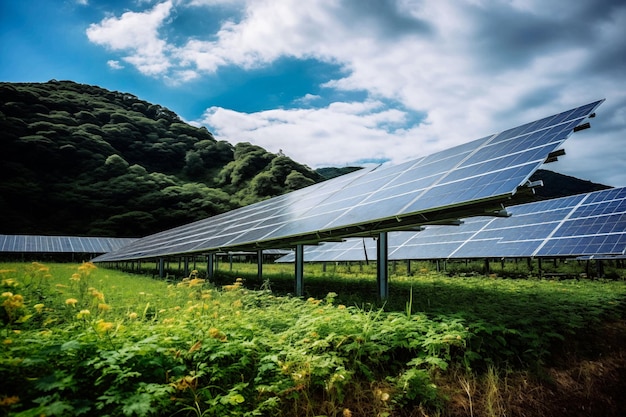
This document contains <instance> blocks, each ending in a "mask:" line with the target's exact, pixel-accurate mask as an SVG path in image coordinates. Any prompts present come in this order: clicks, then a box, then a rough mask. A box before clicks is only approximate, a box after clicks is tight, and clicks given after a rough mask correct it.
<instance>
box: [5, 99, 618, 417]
mask: <svg viewBox="0 0 626 417" xmlns="http://www.w3.org/2000/svg"><path fill="white" fill-rule="evenodd" d="M602 102H603V101H602V100H600V101H595V102H592V103H589V104H586V105H583V106H580V107H577V108H574V109H570V110H567V111H565V112H562V113H558V114H555V115H551V116H548V117H545V118H542V119H540V120H537V121H534V122H531V123H527V124H524V125H521V126H518V127H514V128H511V129H508V130H504V131H502V132H499V133H495V134H491V135H488V136H485V137H483V138H480V139H477V140H473V141H469V142H467V143H465V144H462V145H459V146H456V147H453V148H450V149H447V150H443V151H441V152H437V153H434V154H432V155H427V156H421V157H418V158H416V159H414V160H412V161H409V162H405V163H403V164H399V165H394V166H385V165H380V166H376V167H369V168H365V169H362V170H359V171H355V172H353V173H351V174H347V175H343V176H340V177H337V178H334V179H331V180H327V181H325V182H321V183H317V184H314V185H311V186H309V187H306V188H302V189H299V190H297V191H294V192H291V193H288V194H284V195H281V196H278V197H274V198H270V199H268V200H265V201H262V202H259V203H256V204H252V205H249V206H246V207H242V208H239V209H235V210H232V211H229V212H225V213H222V214H219V215H216V216H213V217H210V218H206V219H203V220H200V221H196V222H193V223H190V224H187V225H183V226H180V227H176V228H172V229H168V230H164V231H162V232H159V233H156V234H153V235H149V236H145V237H140V238H137V239H114V238H98V237H72V236H27V235H0V253H1V254H2V255H3V256H5V257H6V256H8V257H12V258H13V259H19V256H23V257H24V258H23V259H26V255H28V256H31V257H37V256H41V257H42V258H45V256H49V255H50V254H62V255H70V256H72V257H74V256H76V257H77V258H80V257H86V258H87V259H88V260H89V262H83V263H81V264H76V263H73V264H72V263H51V264H47V263H43V262H39V261H37V262H32V263H27V262H0V279H1V283H2V284H1V285H2V287H3V291H4V292H3V294H2V298H1V301H2V308H3V309H2V310H1V312H2V316H1V318H2V323H3V328H2V330H3V332H2V337H0V341H1V342H2V346H3V348H2V350H1V351H0V374H1V375H2V378H0V413H2V415H7V416H16V417H18V416H36V415H37V416H39V415H51V416H81V415H103V416H129V417H130V416H141V417H143V416H196V417H200V416H226V415H229V416H296V417H300V416H307V417H310V416H333V417H351V416H387V417H409V416H419V417H425V416H442V417H443V416H448V417H467V416H471V417H473V416H474V415H481V416H487V417H492V416H493V417H495V416H504V415H506V416H516V417H522V416H524V417H538V416H545V415H562V416H581V415H586V416H604V417H614V416H615V417H617V416H621V415H623V412H624V410H626V403H625V402H624V399H623V389H624V388H625V387H626V378H625V377H624V375H626V373H624V370H625V369H626V364H625V363H624V358H625V357H626V324H625V321H624V320H625V319H626V287H625V286H624V283H625V281H624V277H623V275H619V273H618V274H617V276H614V277H607V276H606V275H605V274H604V273H603V271H602V265H603V264H606V265H612V266H617V267H619V268H620V269H618V270H619V271H622V272H623V261H624V259H625V258H626V188H609V189H606V190H602V191H595V192H589V193H584V194H576V195H571V196H567V197H562V198H553V199H549V200H540V199H538V198H537V196H536V194H535V190H536V189H537V187H541V186H542V185H543V184H542V183H540V182H533V181H531V180H530V178H531V176H532V175H533V174H534V173H535V172H536V171H537V170H538V169H539V168H540V167H542V166H543V165H544V164H546V163H549V162H552V161H555V160H557V159H558V158H560V157H563V156H564V155H565V151H564V143H565V142H566V140H567V139H568V138H569V137H570V136H571V135H572V134H576V132H578V131H581V130H584V129H587V128H589V127H590V123H591V119H593V118H594V117H595V114H596V110H597V109H598V108H599V106H600V105H601V104H602ZM72 259H74V258H72ZM233 259H240V260H245V261H244V262H240V263H238V265H237V268H239V267H241V266H242V265H245V266H246V267H249V268H250V271H251V272H250V274H249V275H246V274H245V273H243V272H242V271H237V270H235V271H233ZM251 260H252V261H251ZM520 260H522V262H520V264H525V263H526V262H528V265H531V264H532V265H535V268H538V269H539V271H540V274H539V276H538V277H537V276H533V277H531V276H528V275H524V274H522V278H523V279H520V277H515V279H509V278H508V277H503V276H500V275H499V271H498V270H497V268H494V270H493V271H490V270H489V269H488V268H486V269H485V270H484V273H482V274H474V273H471V274H470V273H455V274H452V273H450V274H447V273H443V272H442V271H443V270H445V268H446V264H448V266H450V265H452V264H453V263H456V264H462V263H466V264H467V263H472V262H485V264H488V262H489V261H491V262H492V263H495V262H501V264H502V267H501V271H504V266H505V262H509V263H510V264H517V262H518V261H520ZM542 262H543V268H544V269H543V274H542V273H541V271H542ZM549 262H554V264H555V265H556V264H557V262H558V263H565V262H568V263H570V264H575V265H585V266H586V267H587V269H586V273H585V274H584V275H583V274H578V273H576V275H575V276H574V277H571V276H560V277H558V278H559V279H552V278H554V277H555V276H556V275H558V274H553V275H552V276H550V275H549V274H547V273H546V271H547V269H546V268H547V264H548V263H549ZM224 264H230V267H229V268H228V269H229V271H225V270H224ZM592 264H593V266H594V268H593V270H591V269H589V268H590V265H592ZM176 265H178V268H176V267H175V266H176ZM329 265H330V266H331V268H335V270H333V271H326V268H327V266H329ZM338 265H342V266H345V267H347V268H348V269H349V268H353V270H352V272H351V273H350V274H349V275H348V274H345V273H339V272H338V271H337V270H336V267H337V266H338ZM398 265H402V272H401V273H399V272H398V271H397V270H396V268H398ZM435 265H436V268H435V267H434V266H435ZM412 268H413V269H412ZM277 269H281V270H283V271H284V270H286V271H288V272H287V274H286V276H284V277H283V278H281V279H282V281H280V282H279V281H278V280H275V279H274V275H273V271H275V270H277ZM128 271H130V273H129V272H128ZM305 271H306V274H305ZM314 271H322V272H320V273H319V274H318V273H317V272H314ZM546 278H549V279H546ZM570 278H574V279H570ZM591 278H592V279H591ZM225 280H226V281H225ZM255 280H256V281H255ZM285 282H288V285H287V288H286V289H283V288H282V287H281V285H282V283H285Z"/></svg>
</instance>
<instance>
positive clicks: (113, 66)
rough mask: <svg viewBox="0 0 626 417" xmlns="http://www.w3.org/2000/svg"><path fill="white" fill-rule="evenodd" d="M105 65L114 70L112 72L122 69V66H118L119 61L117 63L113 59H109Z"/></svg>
mask: <svg viewBox="0 0 626 417" xmlns="http://www.w3.org/2000/svg"><path fill="white" fill-rule="evenodd" d="M107 65H108V66H109V68H111V69H114V70H120V69H123V68H124V66H123V65H122V64H120V61H117V60H115V59H109V60H108V61H107Z"/></svg>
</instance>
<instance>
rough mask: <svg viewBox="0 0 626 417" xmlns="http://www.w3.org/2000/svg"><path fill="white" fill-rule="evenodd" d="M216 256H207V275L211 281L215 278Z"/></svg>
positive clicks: (212, 254)
mask: <svg viewBox="0 0 626 417" xmlns="http://www.w3.org/2000/svg"><path fill="white" fill-rule="evenodd" d="M214 261H215V254H214V253H209V254H208V255H207V256H206V274H207V277H208V278H209V279H213V277H214V276H215V263H214Z"/></svg>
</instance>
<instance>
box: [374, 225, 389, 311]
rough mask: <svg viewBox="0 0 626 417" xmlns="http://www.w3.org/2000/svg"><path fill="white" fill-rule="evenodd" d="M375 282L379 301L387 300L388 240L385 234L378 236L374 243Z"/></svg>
mask: <svg viewBox="0 0 626 417" xmlns="http://www.w3.org/2000/svg"><path fill="white" fill-rule="evenodd" d="M376 255H377V258H376V281H377V283H378V297H379V298H380V299H381V300H386V299H387V298H389V268H388V264H389V259H388V256H389V240H388V236H387V232H381V233H379V234H378V240H377V241H376Z"/></svg>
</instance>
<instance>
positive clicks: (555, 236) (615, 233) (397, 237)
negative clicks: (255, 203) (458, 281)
mask: <svg viewBox="0 0 626 417" xmlns="http://www.w3.org/2000/svg"><path fill="white" fill-rule="evenodd" d="M507 211H508V212H510V213H511V217H506V218H494V217H489V218H486V217H473V218H470V219H465V222H464V223H463V224H462V225H460V226H432V225H427V226H425V229H424V230H423V231H420V232H413V233H411V232H394V233H390V234H389V259H390V260H404V259H414V260H418V259H422V260H425V259H472V258H500V257H502V258H523V257H579V256H594V257H598V256H621V255H624V254H625V253H626V187H623V188H614V189H608V190H602V191H596V192H592V193H587V194H578V195H574V196H568V197H562V198H556V199H552V200H543V201H538V202H533V203H526V204H521V205H515V206H510V207H508V208H507ZM407 236H408V237H407ZM349 244H350V243H348V245H349ZM329 247H331V248H332V249H333V251H334V252H336V253H338V252H340V251H341V250H342V248H343V247H342V244H341V243H333V244H332V246H329ZM325 248H327V246H325V245H321V246H318V247H316V248H315V249H309V248H308V247H307V248H306V249H305V252H304V253H305V260H306V261H319V262H321V261H328V260H331V257H330V256H327V255H325V254H324V249H325ZM309 250H313V253H314V258H311V255H310V254H309ZM351 253H352V257H351V258H350V259H346V260H350V261H360V260H363V259H364V257H363V255H362V254H359V253H358V252H351ZM374 253H375V252H374ZM344 258H345V257H344ZM370 259H372V258H370ZM279 261H280V262H293V257H289V258H281V259H280V260H279Z"/></svg>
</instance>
